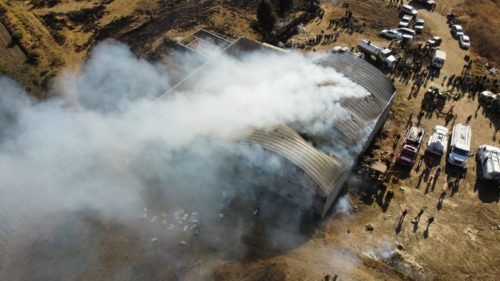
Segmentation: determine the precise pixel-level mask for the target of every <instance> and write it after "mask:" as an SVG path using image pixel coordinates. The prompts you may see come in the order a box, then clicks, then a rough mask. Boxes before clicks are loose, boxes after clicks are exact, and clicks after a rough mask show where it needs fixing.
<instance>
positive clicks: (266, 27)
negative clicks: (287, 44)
mask: <svg viewBox="0 0 500 281" xmlns="http://www.w3.org/2000/svg"><path fill="white" fill-rule="evenodd" d="M257 22H258V23H259V25H260V27H261V28H262V30H263V31H264V32H265V33H269V32H271V31H272V30H273V27H274V24H275V23H276V13H275V12H274V10H273V6H272V5H271V3H270V2H269V0H262V1H260V3H259V7H257Z"/></svg>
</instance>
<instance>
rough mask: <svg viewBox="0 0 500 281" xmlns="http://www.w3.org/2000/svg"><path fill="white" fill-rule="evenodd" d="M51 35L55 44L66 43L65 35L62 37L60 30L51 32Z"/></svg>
mask: <svg viewBox="0 0 500 281" xmlns="http://www.w3.org/2000/svg"><path fill="white" fill-rule="evenodd" d="M51 34H52V37H53V38H54V40H55V41H56V43H57V44H59V45H64V43H65V42H66V35H64V33H63V32H62V31H60V30H57V31H53V32H51Z"/></svg>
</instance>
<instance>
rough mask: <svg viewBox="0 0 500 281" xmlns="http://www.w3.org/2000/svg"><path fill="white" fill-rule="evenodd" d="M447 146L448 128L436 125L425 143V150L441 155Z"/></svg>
mask: <svg viewBox="0 0 500 281" xmlns="http://www.w3.org/2000/svg"><path fill="white" fill-rule="evenodd" d="M446 146H448V128H446V127H444V126H440V125H437V126H436V127H434V130H432V135H431V137H430V138H429V143H428V144H427V149H426V150H427V152H429V153H432V154H434V155H437V156H441V155H443V154H444V153H445V152H446Z"/></svg>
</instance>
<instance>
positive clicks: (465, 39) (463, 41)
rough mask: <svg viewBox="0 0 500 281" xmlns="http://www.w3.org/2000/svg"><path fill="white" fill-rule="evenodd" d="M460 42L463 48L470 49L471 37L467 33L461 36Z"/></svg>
mask: <svg viewBox="0 0 500 281" xmlns="http://www.w3.org/2000/svg"><path fill="white" fill-rule="evenodd" d="M458 43H459V44H460V48H462V49H466V50H467V49H469V48H470V38H469V36H467V35H465V34H464V35H462V36H460V39H459V40H458Z"/></svg>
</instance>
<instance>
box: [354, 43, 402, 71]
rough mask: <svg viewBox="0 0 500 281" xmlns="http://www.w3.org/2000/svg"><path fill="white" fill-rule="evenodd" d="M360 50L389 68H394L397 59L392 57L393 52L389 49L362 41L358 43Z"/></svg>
mask: <svg viewBox="0 0 500 281" xmlns="http://www.w3.org/2000/svg"><path fill="white" fill-rule="evenodd" d="M358 48H359V49H360V50H361V51H363V52H364V53H367V54H369V55H373V56H375V57H376V58H377V60H380V61H382V62H383V63H384V65H386V66H387V67H389V68H390V67H392V66H393V65H394V63H395V62H396V58H395V57H394V56H393V55H392V50H391V49H387V48H382V47H379V46H377V45H375V44H373V43H372V42H371V41H369V40H366V39H362V40H360V41H359V43H358Z"/></svg>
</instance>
